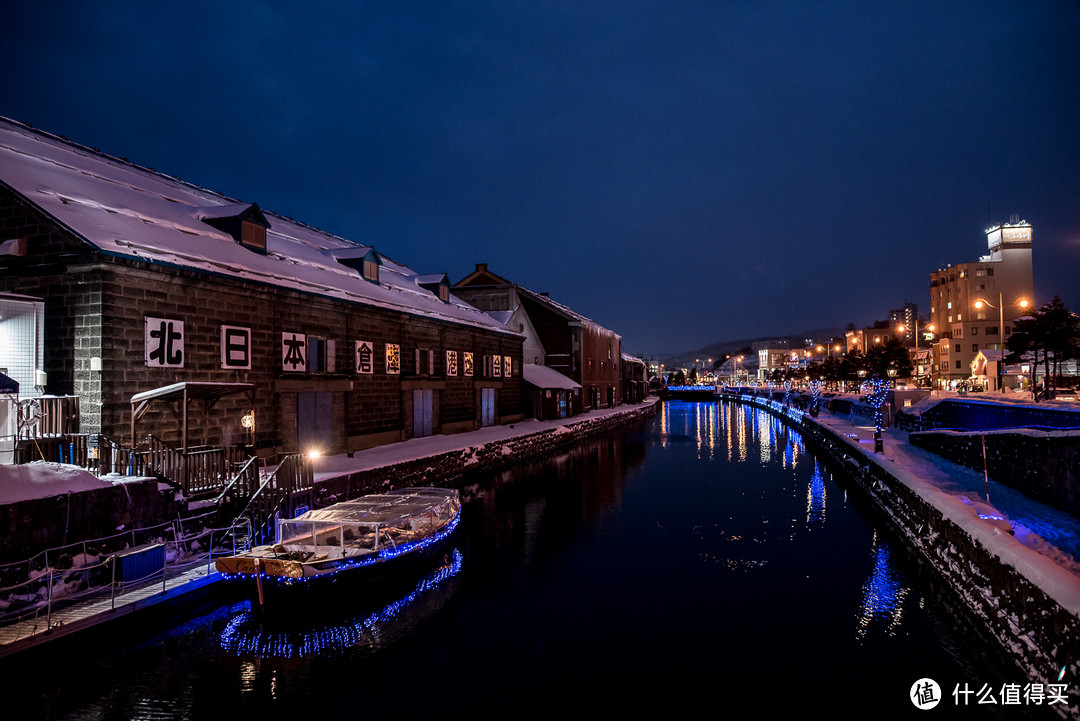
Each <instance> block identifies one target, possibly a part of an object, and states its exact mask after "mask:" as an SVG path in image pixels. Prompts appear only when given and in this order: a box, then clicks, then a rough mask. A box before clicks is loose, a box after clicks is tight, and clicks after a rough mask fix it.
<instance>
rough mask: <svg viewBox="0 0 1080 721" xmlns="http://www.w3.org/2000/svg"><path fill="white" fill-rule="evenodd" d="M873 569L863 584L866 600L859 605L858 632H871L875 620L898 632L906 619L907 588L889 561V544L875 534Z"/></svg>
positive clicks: (890, 630) (860, 633) (861, 634)
mask: <svg viewBox="0 0 1080 721" xmlns="http://www.w3.org/2000/svg"><path fill="white" fill-rule="evenodd" d="M873 552H874V570H873V571H872V572H871V574H870V578H868V579H867V580H866V583H864V584H863V602H862V607H861V608H860V609H859V616H858V617H859V625H858V634H859V636H860V637H863V636H865V635H866V634H867V633H869V631H870V628H871V626H872V625H874V624H879V625H881V626H882V627H883V629H884V632H885V633H888V634H893V633H896V630H897V629H898V628H899V627H900V624H901V622H902V621H903V615H904V606H903V602H904V599H905V598H906V597H907V595H908V590H909V589H907V588H905V587H904V585H903V584H902V583H901V582H900V580H899V578H898V576H897V573H896V571H895V569H893V568H892V566H891V565H890V562H889V544H887V543H886V542H885V541H883V540H881V539H880V538H879V537H878V536H877V534H874V549H873Z"/></svg>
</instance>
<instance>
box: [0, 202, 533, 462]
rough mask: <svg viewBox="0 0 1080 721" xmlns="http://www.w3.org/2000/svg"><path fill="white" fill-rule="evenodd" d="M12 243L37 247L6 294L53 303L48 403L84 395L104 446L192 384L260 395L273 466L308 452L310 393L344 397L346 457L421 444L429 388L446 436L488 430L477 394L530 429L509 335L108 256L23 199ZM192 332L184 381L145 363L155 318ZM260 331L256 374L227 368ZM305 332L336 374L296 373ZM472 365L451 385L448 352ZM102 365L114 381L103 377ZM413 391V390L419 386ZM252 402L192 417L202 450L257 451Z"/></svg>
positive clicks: (336, 409)
mask: <svg viewBox="0 0 1080 721" xmlns="http://www.w3.org/2000/svg"><path fill="white" fill-rule="evenodd" d="M0 231H2V232H3V233H4V234H5V235H4V237H7V238H11V237H26V238H27V240H28V243H27V246H28V250H29V254H28V256H27V257H25V258H14V257H11V256H4V257H3V258H0V263H3V266H0V290H4V291H9V292H14V293H21V294H25V295H31V296H38V297H41V298H43V299H44V300H45V334H46V348H45V370H46V372H47V373H48V374H49V384H48V386H47V391H48V392H50V393H61V394H62V393H73V394H78V395H80V398H81V399H82V401H83V406H82V408H83V415H82V417H83V426H82V428H81V430H82V432H84V433H104V434H107V435H109V436H110V437H113V438H115V439H117V440H118V441H121V442H122V443H124V444H127V443H130V441H131V439H130V418H131V407H130V398H131V396H132V395H133V394H135V393H138V392H141V391H147V390H151V389H154V388H159V387H162V386H166V385H170V384H172V383H177V382H181V381H209V382H221V383H234V382H243V383H254V384H255V386H256V391H255V417H256V444H257V446H258V447H259V449H260V452H261V453H264V454H266V455H273V454H275V453H281V452H292V451H295V450H297V449H298V448H297V445H298V438H297V419H298V411H297V407H298V398H299V394H301V393H309V392H310V393H330V394H331V396H332V415H333V419H334V423H333V430H332V439H331V445H332V447H331V448H329V449H327V450H330V451H343V450H353V449H356V448H361V447H365V446H367V445H372V444H373V443H382V442H388V441H394V440H401V439H402V438H407V437H410V436H411V434H412V425H411V408H412V405H411V390H412V389H413V388H414V387H417V386H416V384H417V383H419V384H421V386H423V385H424V384H427V385H429V386H432V387H435V388H436V390H437V396H438V398H437V400H436V402H435V405H436V407H437V409H438V412H439V414H440V415H439V416H437V417H436V421H435V426H436V428H435V432H439V431H440V430H441V428H442V426H443V425H444V424H445V425H446V427H447V428H450V429H453V430H471V429H472V428H473V427H475V425H472V424H478V423H479V418H480V408H479V404H478V400H477V399H478V395H479V393H478V391H477V389H478V388H479V387H481V386H482V385H485V384H487V385H491V383H492V382H493V381H494V382H496V383H497V385H498V389H499V390H498V394H497V397H498V404H499V408H498V413H499V416H500V418H503V419H504V420H505V419H509V420H510V421H511V422H512V421H513V420H514V419H516V418H520V417H521V413H522V408H521V404H522V395H521V388H520V386H521V361H522V356H521V346H522V339H521V337H520V336H515V335H511V334H507V333H501V332H497V331H494V330H485V329H482V328H474V327H471V326H465V325H459V324H455V323H448V322H443V321H439V320H436V319H432V318H429V317H423V316H414V315H410V314H407V313H402V312H396V311H391V310H386V309H381V308H376V307H373V306H365V305H359V304H351V303H345V302H342V301H338V300H336V299H331V298H325V297H320V296H315V295H308V294H302V293H299V292H295V291H291V290H287V289H283V288H278V287H272V286H264V285H259V284H253V283H247V282H243V281H241V280H238V279H235V278H231V277H229V276H228V275H225V274H222V275H210V274H206V273H197V272H193V271H189V270H183V269H178V268H171V267H165V266H161V265H151V264H148V263H142V262H140V261H136V260H132V259H127V258H113V257H109V256H103V255H100V254H96V253H94V252H93V250H92V249H91V248H90V247H89V246H88V245H86V244H84V243H83V242H82V241H80V240H78V239H76V238H73V237H71V236H70V235H69V234H68V233H66V232H64V231H63V230H62V229H59V228H56V227H55V226H54V225H53V224H52V222H51V221H50V220H49V219H48V218H45V217H42V216H41V215H40V214H39V213H38V212H37V211H36V210H35V209H34V208H32V207H28V206H26V205H25V204H23V203H22V202H21V201H20V200H19V199H18V198H17V197H16V196H13V195H12V194H11V193H9V192H0ZM147 317H151V318H163V319H168V320H173V321H182V322H183V323H184V354H185V359H184V365H183V367H182V368H171V367H148V366H147V364H146V362H145V358H144V344H145V328H144V318H147ZM222 325H231V326H240V327H245V328H250V330H251V348H252V364H251V368H250V369H245V370H230V369H222V368H221V326H222ZM293 332H295V333H303V334H306V335H308V336H318V337H320V338H325V339H328V340H332V341H334V353H333V365H334V370H333V372H321V373H307V372H299V373H292V372H288V371H284V370H282V362H281V334H282V333H293ZM357 340H366V341H371V342H373V343H374V344H375V353H374V372H373V373H372V374H370V375H369V374H361V373H357V372H354V357H355V356H354V342H355V341H357ZM387 343H394V344H397V345H398V346H399V347H400V351H401V372H400V373H398V374H388V373H387V372H386V361H385V347H386V344H387ZM416 348H425V349H431V350H432V351H434V355H435V372H434V373H433V374H430V375H429V374H427V372H426V370H427V369H422V371H423V372H422V373H421V374H418V373H417V368H416V363H415V356H414V350H415V349H416ZM447 350H455V351H457V352H458V375H457V376H451V377H447V376H446V366H445V362H446V361H445V358H446V354H445V352H446V351H447ZM465 351H471V352H472V353H474V356H475V358H476V369H475V375H474V376H472V377H466V376H464V375H463V368H462V366H463V358H462V356H463V353H464V352H465ZM493 354H498V355H500V356H510V357H511V359H512V360H511V363H512V367H513V369H514V372H513V375H512V377H511V378H510V379H505V378H500V379H488V378H484V377H483V364H482V358H483V356H484V355H493ZM91 358H101V361H102V371H100V372H98V371H91V370H90V359H91ZM409 384H412V385H409ZM248 405H249V402H248V400H247V398H246V396H244V395H237V396H231V397H227V398H223V399H221V400H218V401H217V402H215V403H212V404H203V403H201V402H192V403H190V404H189V409H188V413H189V428H194V429H197V430H196V432H195V433H194V434H190V433H189V442H190V443H192V444H200V443H204V442H205V443H209V444H215V445H216V444H221V443H225V444H229V443H239V442H243V441H244V440H245V439H246V438H247V432H246V431H245V430H244V429H243V428H241V426H240V418H241V416H242V415H244V414H245V413H246V412H247V411H249V410H250V408H248ZM181 410H182V409H179V408H175V407H172V406H171V405H166V404H163V403H158V404H155V405H154V406H152V407H151V410H150V411H149V412H148V413H147V414H146V415H145V417H144V418H143V419H141V420H140V422H139V424H138V426H137V429H136V433H137V435H138V436H140V437H141V436H142V435H144V434H145V433H153V434H154V435H157V436H158V437H160V438H162V439H163V440H166V441H167V442H171V443H178V442H179V441H180V438H179V436H180V413H181Z"/></svg>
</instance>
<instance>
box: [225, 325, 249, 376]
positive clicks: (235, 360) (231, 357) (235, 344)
mask: <svg viewBox="0 0 1080 721" xmlns="http://www.w3.org/2000/svg"><path fill="white" fill-rule="evenodd" d="M221 367H222V368H230V369H235V370H251V328H242V327H240V326H235V325H223V326H221Z"/></svg>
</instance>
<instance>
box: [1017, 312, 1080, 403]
mask: <svg viewBox="0 0 1080 721" xmlns="http://www.w3.org/2000/svg"><path fill="white" fill-rule="evenodd" d="M1006 346H1007V347H1008V349H1009V351H1010V354H1009V357H1008V359H1009V361H1010V362H1016V361H1017V360H1019V359H1021V358H1022V357H1023V355H1024V354H1026V353H1032V354H1033V355H1034V365H1035V367H1038V365H1039V356H1040V354H1041V355H1042V362H1043V370H1044V376H1045V378H1046V397H1048V398H1052V397H1053V388H1054V387H1055V379H1056V378H1057V376H1058V375H1059V374H1060V372H1061V365H1062V363H1064V362H1065V361H1067V360H1070V359H1073V358H1080V316H1078V315H1077V314H1076V313H1073V312H1072V311H1071V310H1069V309H1068V308H1067V307H1066V306H1065V303H1064V302H1063V301H1062V300H1061V298H1059V297H1058V296H1056V295H1055V296H1054V299H1053V300H1052V301H1050V302H1049V303H1045V304H1044V305H1043V306H1042V307H1040V308H1039V309H1038V310H1036V311H1035V312H1034V313H1032V314H1031V315H1030V316H1025V317H1023V318H1017V319H1016V321H1015V322H1014V329H1013V333H1012V336H1011V337H1010V338H1009V341H1008V343H1007V344H1006ZM1051 363H1053V365H1051ZM1032 376H1034V373H1033V374H1032ZM1035 398H1036V400H1038V392H1037V391H1036V395H1035Z"/></svg>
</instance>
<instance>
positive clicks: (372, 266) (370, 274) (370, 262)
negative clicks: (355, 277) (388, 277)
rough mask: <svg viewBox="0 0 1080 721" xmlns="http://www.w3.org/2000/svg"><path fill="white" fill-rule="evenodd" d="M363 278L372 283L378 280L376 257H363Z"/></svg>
mask: <svg viewBox="0 0 1080 721" xmlns="http://www.w3.org/2000/svg"><path fill="white" fill-rule="evenodd" d="M363 275H364V280H370V281H371V282H372V283H378V282H379V261H378V260H377V259H376V258H370V257H369V258H364V270H363Z"/></svg>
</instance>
